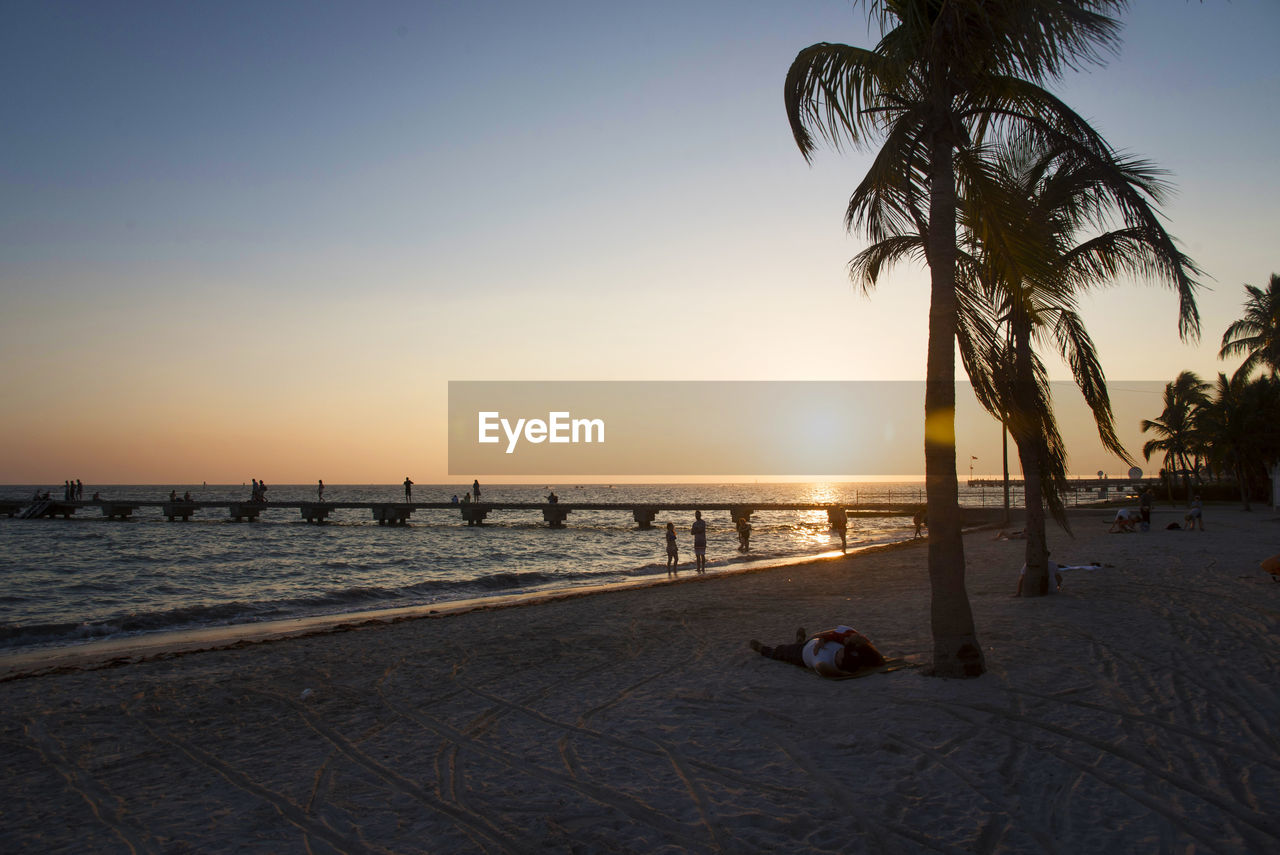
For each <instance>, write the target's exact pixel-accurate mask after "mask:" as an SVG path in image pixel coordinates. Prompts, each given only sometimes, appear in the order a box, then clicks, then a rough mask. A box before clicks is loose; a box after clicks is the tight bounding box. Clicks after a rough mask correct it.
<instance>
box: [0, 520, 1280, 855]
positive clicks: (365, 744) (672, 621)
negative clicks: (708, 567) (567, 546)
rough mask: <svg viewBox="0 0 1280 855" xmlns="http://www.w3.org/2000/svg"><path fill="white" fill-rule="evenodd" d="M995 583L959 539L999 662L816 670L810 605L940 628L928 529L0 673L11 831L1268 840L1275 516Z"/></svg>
mask: <svg viewBox="0 0 1280 855" xmlns="http://www.w3.org/2000/svg"><path fill="white" fill-rule="evenodd" d="M1113 515H1114V512H1113V511H1076V512H1073V514H1072V520H1073V527H1074V532H1075V537H1074V539H1073V538H1071V537H1068V536H1067V535H1066V534H1064V533H1063V532H1061V531H1060V530H1059V529H1057V528H1056V527H1051V529H1050V542H1051V547H1052V550H1053V557H1054V558H1055V559H1056V560H1058V561H1060V562H1062V563H1068V564H1083V563H1087V562H1094V561H1096V562H1101V563H1102V564H1103V565H1105V566H1103V567H1102V568H1101V569H1097V570H1077V571H1072V572H1069V573H1068V574H1067V576H1066V584H1065V589H1064V591H1063V592H1062V593H1061V594H1060V595H1057V596H1053V597H1047V598H1043V599H1038V600H1019V599H1015V598H1013V597H1012V596H1011V595H1012V593H1013V589H1014V585H1015V583H1016V576H1017V568H1018V567H1019V566H1020V565H1021V563H1022V557H1021V553H1022V548H1023V544H1022V543H1021V542H1020V541H1000V540H993V539H992V535H993V532H992V531H979V532H974V533H972V534H970V535H968V536H967V537H966V540H965V547H966V556H967V561H968V567H969V583H968V585H969V592H970V597H971V599H972V603H973V607H974V612H975V616H976V620H977V625H978V634H979V638H980V639H981V641H982V642H983V644H984V646H985V647H986V653H987V663H988V666H989V669H990V671H989V673H988V674H986V675H985V676H983V677H982V678H980V679H977V680H969V681H950V680H940V679H935V678H931V677H926V676H924V675H923V674H922V672H921V670H920V669H911V668H908V669H904V670H900V671H896V672H894V673H890V674H876V675H873V676H870V677H866V678H863V679H858V680H848V681H841V682H830V681H825V680H823V679H821V678H819V677H817V676H815V675H814V674H812V673H810V672H807V671H803V670H801V669H798V668H794V667H791V666H788V665H785V664H782V663H778V662H773V661H769V660H766V659H763V658H762V657H760V656H758V655H756V654H755V653H753V652H752V651H751V650H750V649H749V648H748V647H747V643H746V642H747V640H748V639H750V638H753V637H755V638H759V639H761V640H763V641H765V642H766V643H776V642H780V641H786V640H790V638H791V636H792V635H793V633H794V631H795V628H796V627H797V626H798V625H803V626H805V627H807V628H809V629H811V630H817V629H821V628H824V627H826V626H833V625H835V624H838V623H849V624H851V625H853V626H856V627H858V628H859V629H861V630H862V631H863V632H865V633H866V634H867V635H869V636H870V637H871V638H872V639H874V640H875V641H876V643H877V644H878V645H879V646H880V648H881V649H882V650H883V651H884V652H885V653H886V654H888V655H890V656H896V657H905V658H907V659H908V660H911V661H914V662H925V661H927V658H928V653H929V650H930V638H929V629H928V585H927V581H926V579H925V570H924V558H925V552H924V548H923V545H922V544H917V545H914V546H909V547H905V548H897V549H890V550H885V551H880V552H875V553H871V554H864V555H859V556H857V557H854V558H850V559H847V560H846V559H837V560H828V561H822V562H816V563H811V564H807V565H802V566H795V567H788V568H780V569H773V570H766V571H760V572H755V573H750V574H745V575H736V576H726V577H722V578H715V577H712V578H706V579H699V580H696V581H690V582H687V583H682V584H676V585H668V586H658V587H652V588H647V589H643V590H626V591H618V592H611V593H599V594H594V595H591V596H584V597H574V598H569V599H562V600H556V601H551V602H542V603H538V604H534V605H525V606H520V607H514V608H500V609H483V610H475V611H470V612H467V613H464V614H456V615H448V616H435V617H428V618H423V619H417V620H405V621H401V622H398V623H393V624H389V625H388V624H378V625H370V626H366V627H355V628H342V629H335V630H330V631H327V632H324V633H320V634H315V635H309V636H306V637H301V638H291V639H286V640H278V641H272V642H267V643H249V642H245V643H242V644H241V645H239V646H234V647H231V648H228V649H219V650H212V651H206V652H190V653H183V654H182V655H177V654H166V655H161V656H159V657H158V658H154V659H149V660H148V661H143V662H138V663H134V664H129V665H124V666H120V667H105V668H79V669H71V670H66V671H62V672H58V673H50V674H45V675H42V676H35V677H26V678H18V679H8V680H7V681H5V682H3V683H0V710H3V712H2V713H0V726H2V732H3V741H4V746H5V748H4V751H3V761H0V762H2V763H3V776H2V780H3V785H2V786H3V788H4V792H3V798H2V799H0V817H2V819H0V849H2V850H3V851H6V852H76V853H80V852H187V851H199V852H272V853H275V852H316V853H319V852H396V853H401V852H450V853H454V852H457V853H462V852H483V853H498V852H541V851H546V852H585V853H590V852H635V853H654V852H686V851H688V852H727V853H736V852H840V853H846V852H871V853H885V852H888V853H892V852H1059V853H1082V852H1089V853H1098V852H1117V853H1119V852H1184V853H1185V852H1219V853H1231V852H1240V853H1245V852H1265V851H1277V849H1278V848H1280V820H1278V819H1277V818H1276V816H1277V808H1276V803H1277V798H1278V797H1280V759H1278V758H1280V726H1278V725H1277V714H1278V713H1280V680H1277V679H1276V673H1277V667H1278V666H1280V620H1278V618H1280V584H1276V583H1274V582H1273V580H1272V579H1271V577H1270V576H1268V575H1267V574H1265V573H1263V572H1261V571H1260V569H1259V566H1258V564H1259V562H1260V561H1261V560H1262V559H1264V558H1266V557H1267V556H1269V555H1272V554H1274V553H1276V552H1280V517H1277V515H1276V513H1275V512H1274V511H1273V510H1271V509H1268V508H1262V509H1258V510H1255V511H1254V512H1253V513H1244V512H1242V511H1240V510H1238V509H1234V508H1228V507H1211V508H1209V509H1207V510H1206V513H1205V516H1206V526H1207V529H1208V530H1207V531H1205V532H1183V531H1167V530H1165V529H1164V526H1165V524H1167V523H1168V522H1169V521H1172V520H1180V519H1181V511H1180V510H1178V509H1175V508H1172V507H1168V506H1164V505H1161V506H1159V507H1158V508H1157V510H1156V516H1155V523H1156V524H1155V526H1153V529H1152V530H1151V531H1150V532H1147V533H1134V534H1108V533H1107V528H1108V525H1109V524H1110V520H1111V517H1112V516H1113Z"/></svg>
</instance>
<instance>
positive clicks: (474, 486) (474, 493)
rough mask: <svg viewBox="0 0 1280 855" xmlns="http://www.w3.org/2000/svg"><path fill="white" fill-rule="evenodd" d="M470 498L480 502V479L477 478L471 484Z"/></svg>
mask: <svg viewBox="0 0 1280 855" xmlns="http://www.w3.org/2000/svg"><path fill="white" fill-rule="evenodd" d="M471 498H472V499H474V500H475V501H477V502H478V501H480V479H479V478H477V479H476V480H474V481H472V482H471Z"/></svg>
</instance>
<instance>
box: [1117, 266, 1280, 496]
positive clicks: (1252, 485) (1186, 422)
mask: <svg viewBox="0 0 1280 855" xmlns="http://www.w3.org/2000/svg"><path fill="white" fill-rule="evenodd" d="M1244 288H1245V292H1246V294H1247V295H1248V296H1247V298H1246V299H1245V302H1244V314H1243V315H1242V316H1241V317H1240V319H1239V320H1237V321H1235V322H1234V323H1232V324H1231V326H1229V327H1227V331H1226V332H1225V333H1223V336H1222V347H1221V349H1220V350H1219V351H1218V358H1219V359H1226V358H1228V357H1233V356H1240V355H1243V356H1244V357H1245V358H1244V362H1242V363H1241V365H1240V367H1239V368H1238V369H1236V371H1235V373H1234V374H1232V375H1231V376H1230V377H1228V376H1227V375H1226V374H1223V373H1219V374H1218V379H1217V381H1216V382H1214V383H1207V382H1205V381H1204V380H1202V379H1201V378H1200V377H1199V376H1197V375H1196V374H1195V372H1192V371H1183V372H1182V373H1181V374H1179V375H1178V376H1177V378H1176V379H1174V380H1173V382H1171V383H1168V384H1166V385H1165V388H1164V410H1163V411H1162V412H1161V413H1160V415H1159V417H1157V418H1155V419H1144V420H1143V422H1142V431H1143V433H1150V434H1151V435H1152V437H1153V438H1152V439H1150V440H1148V441H1147V442H1146V443H1145V444H1144V445H1143V446H1142V454H1143V456H1144V457H1145V458H1146V459H1147V460H1150V459H1151V457H1152V455H1156V454H1159V455H1162V462H1163V465H1164V469H1162V470H1161V473H1160V475H1161V478H1162V479H1163V480H1164V482H1165V489H1166V491H1167V493H1168V496H1169V499H1170V501H1172V500H1173V499H1174V497H1175V495H1176V496H1178V497H1180V498H1182V499H1183V500H1185V501H1187V502H1190V501H1191V496H1192V493H1193V491H1195V492H1198V493H1200V494H1202V495H1205V494H1207V495H1209V496H1213V497H1217V498H1228V496H1229V493H1235V494H1237V495H1238V496H1239V499H1240V501H1241V502H1242V503H1243V504H1244V507H1245V509H1246V510H1248V509H1249V508H1250V506H1251V502H1252V501H1253V500H1257V499H1260V498H1264V497H1268V496H1270V495H1271V492H1270V490H1271V477H1272V472H1273V471H1274V469H1273V467H1275V466H1276V465H1277V463H1280V276H1278V275H1277V274H1275V273H1272V274H1271V280H1270V282H1269V284H1268V285H1267V287H1265V288H1259V287H1256V286H1254V285H1245V286H1244ZM1255 374H1256V376H1254V375H1255ZM1206 479H1209V480H1211V481H1215V482H1218V483H1216V484H1212V483H1206ZM1223 482H1225V486H1224V485H1223Z"/></svg>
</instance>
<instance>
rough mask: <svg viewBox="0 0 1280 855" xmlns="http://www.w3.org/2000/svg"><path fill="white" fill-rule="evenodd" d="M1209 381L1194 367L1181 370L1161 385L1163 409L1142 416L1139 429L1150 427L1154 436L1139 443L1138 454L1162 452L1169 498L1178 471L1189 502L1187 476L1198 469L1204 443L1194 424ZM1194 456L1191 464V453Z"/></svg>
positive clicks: (1188, 479)
mask: <svg viewBox="0 0 1280 855" xmlns="http://www.w3.org/2000/svg"><path fill="white" fill-rule="evenodd" d="M1208 390H1209V384H1208V383H1205V382H1204V381H1203V380H1201V379H1200V377H1199V376H1198V375H1197V374H1196V373H1195V372H1194V371H1183V372H1182V373H1181V374H1179V375H1178V377H1177V379H1175V380H1174V381H1173V382H1172V383H1166V384H1165V387H1164V410H1163V411H1162V412H1161V413H1160V417H1159V418H1156V419H1143V420H1142V432H1143V433H1147V432H1148V431H1150V432H1151V433H1154V434H1155V437H1156V438H1155V439H1149V440H1147V441H1146V442H1145V443H1144V444H1143V446H1142V456H1143V458H1144V459H1146V460H1150V459H1151V455H1152V454H1154V453H1155V452H1163V453H1164V468H1165V470H1166V471H1168V472H1169V484H1170V486H1169V490H1170V496H1169V498H1170V500H1172V498H1173V493H1172V491H1173V479H1174V478H1175V477H1176V476H1177V473H1178V472H1179V471H1181V472H1182V483H1183V488H1184V490H1185V491H1186V492H1185V497H1186V501H1187V503H1188V504H1190V503H1191V476H1190V474H1189V471H1191V470H1193V469H1194V470H1196V471H1198V470H1199V468H1200V467H1199V462H1198V457H1199V454H1200V450H1201V449H1202V448H1203V447H1204V444H1203V440H1202V438H1201V433H1200V430H1199V427H1198V414H1199V411H1200V409H1201V408H1202V407H1204V406H1205V405H1206V404H1208V403H1209V395H1208ZM1193 456H1194V457H1196V458H1197V462H1196V463H1195V465H1194V466H1193V464H1192V457H1193Z"/></svg>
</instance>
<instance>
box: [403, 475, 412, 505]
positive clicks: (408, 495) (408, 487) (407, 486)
mask: <svg viewBox="0 0 1280 855" xmlns="http://www.w3.org/2000/svg"><path fill="white" fill-rule="evenodd" d="M404 500H405V501H406V502H412V501H413V482H412V481H410V480H409V476H408V475H406V476H404Z"/></svg>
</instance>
